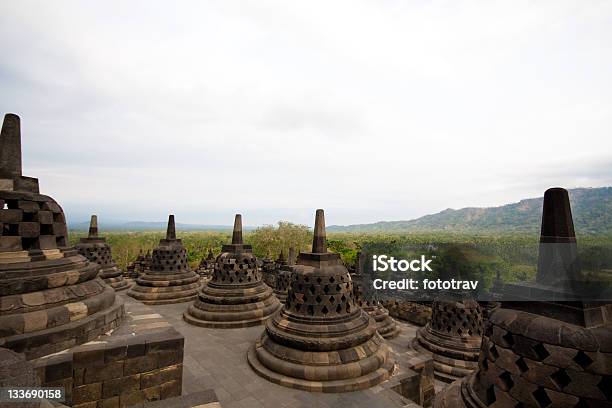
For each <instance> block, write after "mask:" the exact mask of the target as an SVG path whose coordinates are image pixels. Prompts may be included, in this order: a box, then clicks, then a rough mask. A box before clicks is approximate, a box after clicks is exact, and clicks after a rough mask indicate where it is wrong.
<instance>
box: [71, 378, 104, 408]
mask: <svg viewBox="0 0 612 408" xmlns="http://www.w3.org/2000/svg"><path fill="white" fill-rule="evenodd" d="M101 397H102V383H93V384H85V385H81V386H78V387H74V389H73V390H72V403H73V404H74V405H77V404H82V403H84V402H90V401H97V400H99V399H100V398H101Z"/></svg>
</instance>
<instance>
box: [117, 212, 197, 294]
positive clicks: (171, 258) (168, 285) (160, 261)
mask: <svg viewBox="0 0 612 408" xmlns="http://www.w3.org/2000/svg"><path fill="white" fill-rule="evenodd" d="M200 286H201V285H200V277H199V276H198V274H197V273H195V272H194V271H192V270H191V269H190V268H189V264H188V263H187V252H186V251H185V248H184V247H183V243H182V242H181V240H180V239H176V230H175V225H174V215H170V216H169V217H168V230H167V232H166V239H162V240H160V241H159V245H158V246H157V248H155V249H154V250H153V256H152V258H151V266H150V268H149V269H147V270H146V271H145V273H144V274H143V275H141V276H139V277H138V278H137V279H136V284H135V285H134V286H133V287H132V289H130V291H129V292H128V296H131V297H133V298H134V299H138V300H140V301H141V302H142V303H144V304H147V305H160V304H168V303H181V302H188V301H190V300H193V299H195V297H196V296H197V294H198V290H199V289H200Z"/></svg>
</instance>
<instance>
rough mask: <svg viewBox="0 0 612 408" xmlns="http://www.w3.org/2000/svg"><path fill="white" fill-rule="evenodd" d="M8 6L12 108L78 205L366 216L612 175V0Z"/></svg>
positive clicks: (212, 215) (305, 218) (126, 214)
mask: <svg viewBox="0 0 612 408" xmlns="http://www.w3.org/2000/svg"><path fill="white" fill-rule="evenodd" d="M2 8H3V11H2V13H0V47H1V48H2V50H3V55H4V58H3V59H2V61H0V85H1V87H2V90H3V92H2V93H0V110H1V111H4V112H16V113H19V114H20V115H21V116H22V126H23V133H24V140H23V148H24V165H25V169H24V172H25V174H27V175H31V176H36V177H39V178H40V179H41V185H42V188H43V192H46V193H49V194H51V195H53V196H54V197H55V198H56V199H57V200H58V201H59V202H60V203H63V204H64V206H65V207H66V210H67V211H68V215H69V216H70V215H71V213H72V214H79V215H80V214H81V213H82V214H86V213H88V212H93V211H97V212H98V213H99V214H100V215H101V216H102V217H103V216H105V215H106V216H108V217H111V216H112V217H113V218H123V219H154V220H163V219H165V214H166V213H168V212H170V211H173V212H175V213H176V215H177V220H178V221H180V222H201V223H214V224H219V223H230V222H231V216H232V214H233V213H234V212H235V211H241V212H242V213H243V214H244V217H245V223H247V224H251V225H252V224H260V223H272V222H275V221H276V220H278V219H291V220H294V221H297V222H305V223H311V222H312V217H313V211H314V209H315V208H319V207H323V208H327V209H328V210H329V211H328V212H329V215H328V217H327V218H328V222H330V223H334V224H344V223H363V222H371V221H377V220H381V219H386V220H391V219H407V218H412V217H415V216H419V215H422V214H425V213H432V212H435V211H438V210H441V209H443V208H447V207H454V208H458V207H462V206H479V205H499V204H503V203H506V202H509V201H517V200H519V199H521V198H525V197H529V196H533V195H539V194H541V193H542V190H543V189H544V188H545V187H546V186H547V184H546V183H550V184H554V185H561V186H565V187H568V188H571V187H577V186H599V185H610V184H612V176H611V174H612V172H610V171H606V170H609V169H610V168H609V166H608V164H609V163H611V160H610V159H612V157H610V156H611V154H612V153H611V152H612V142H611V141H610V140H611V138H610V137H609V134H610V129H611V126H610V125H611V124H612V96H611V95H612V83H611V79H610V75H609V72H612V53H611V52H610V49H611V47H612V25H611V24H609V22H610V19H611V18H612V5H611V4H610V3H609V2H605V1H590V2H580V1H565V2H536V3H534V2H528V1H512V2H485V1H466V2H446V1H434V2H418V1H413V2H399V1H386V2H380V1H340V2H332V3H330V2H317V1H313V2H307V3H300V2H274V1H256V2H227V1H217V2H205V3H203V2H195V1H194V2H180V3H179V4H172V5H170V4H169V3H167V2H159V1H157V2H156V1H140V2H119V1H109V2H103V3H96V2H77V1H70V2H68V1H55V2H52V3H51V2H32V1H21V2H18V3H17V2H13V3H11V4H8V3H7V4H3V6H2ZM598 163H599V164H598ZM602 166H603V167H602ZM591 168H592V170H591Z"/></svg>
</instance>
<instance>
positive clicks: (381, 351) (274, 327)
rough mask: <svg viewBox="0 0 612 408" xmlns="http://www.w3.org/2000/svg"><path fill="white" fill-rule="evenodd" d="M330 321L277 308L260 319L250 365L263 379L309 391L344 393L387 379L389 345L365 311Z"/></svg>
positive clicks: (392, 368) (389, 364) (250, 351)
mask: <svg viewBox="0 0 612 408" xmlns="http://www.w3.org/2000/svg"><path fill="white" fill-rule="evenodd" d="M358 310H359V311H358V312H357V313H360V315H358V317H356V316H355V315H354V314H353V315H351V316H347V317H346V318H345V319H342V320H339V321H338V322H337V324H333V325H330V324H329V322H326V320H327V319H326V318H325V317H323V318H321V319H320V324H318V325H317V324H313V322H312V321H311V320H309V321H308V322H306V321H304V323H306V324H303V323H300V322H299V321H296V320H295V318H291V320H289V319H287V318H286V316H285V315H284V313H283V312H281V313H277V314H275V315H274V316H273V317H272V318H271V319H270V320H268V322H267V323H266V330H265V331H264V333H263V335H262V337H261V339H260V340H259V341H257V342H256V343H255V345H254V346H252V347H251V349H250V350H249V351H248V354H247V358H248V361H249V364H250V366H251V367H252V368H253V370H255V372H256V373H257V374H259V375H260V376H262V377H263V378H265V379H267V380H269V381H271V382H274V383H276V384H279V385H283V386H286V387H291V388H296V389H301V390H306V391H313V392H348V391H356V390H362V389H366V388H369V387H372V386H374V385H376V384H379V383H381V382H383V381H385V380H387V379H388V378H389V377H390V376H391V374H392V373H393V370H394V365H395V364H394V361H393V359H392V358H391V357H390V356H389V348H388V346H387V345H386V343H385V341H384V339H383V338H382V337H381V336H380V335H379V334H378V333H377V332H376V326H375V324H374V322H373V321H372V320H371V318H370V317H369V316H368V314H367V313H365V312H364V311H362V310H361V309H358Z"/></svg>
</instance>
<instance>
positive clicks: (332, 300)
mask: <svg viewBox="0 0 612 408" xmlns="http://www.w3.org/2000/svg"><path fill="white" fill-rule="evenodd" d="M334 302H336V298H335V297H333V296H330V297H329V303H331V304H333V303H334Z"/></svg>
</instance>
